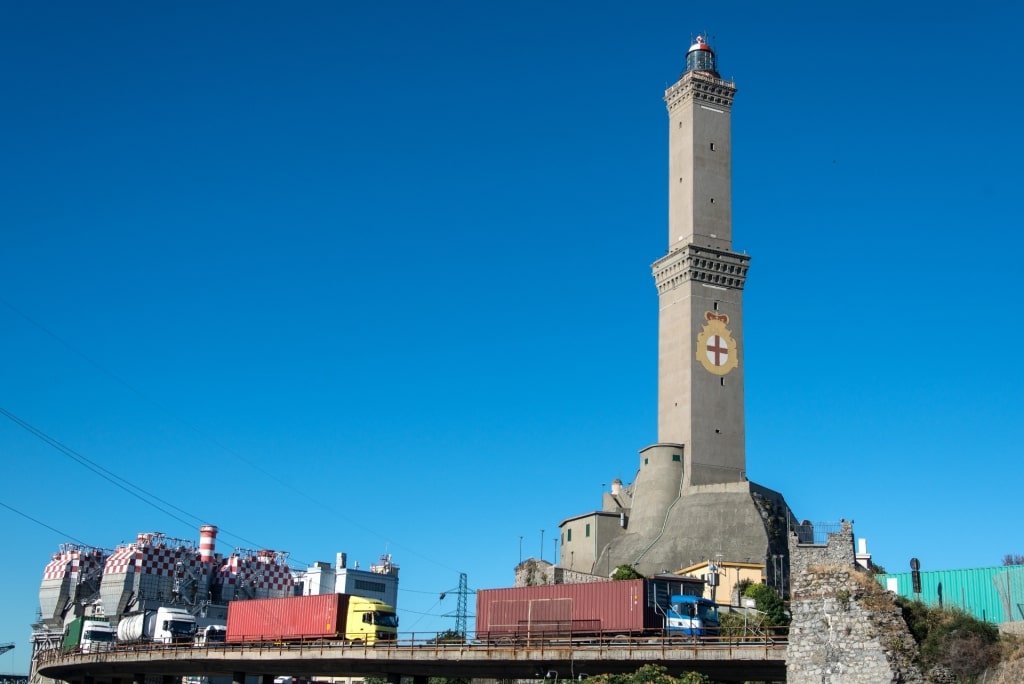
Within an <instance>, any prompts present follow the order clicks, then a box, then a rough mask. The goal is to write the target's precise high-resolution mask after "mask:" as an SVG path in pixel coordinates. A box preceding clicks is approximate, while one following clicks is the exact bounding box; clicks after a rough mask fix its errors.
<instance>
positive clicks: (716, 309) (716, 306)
mask: <svg viewBox="0 0 1024 684" xmlns="http://www.w3.org/2000/svg"><path fill="white" fill-rule="evenodd" d="M715 311H718V302H715Z"/></svg>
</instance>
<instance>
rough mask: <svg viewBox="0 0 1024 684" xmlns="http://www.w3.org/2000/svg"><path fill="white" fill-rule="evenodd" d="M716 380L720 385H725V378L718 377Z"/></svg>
mask: <svg viewBox="0 0 1024 684" xmlns="http://www.w3.org/2000/svg"><path fill="white" fill-rule="evenodd" d="M718 382H719V384H721V385H722V387H725V378H718Z"/></svg>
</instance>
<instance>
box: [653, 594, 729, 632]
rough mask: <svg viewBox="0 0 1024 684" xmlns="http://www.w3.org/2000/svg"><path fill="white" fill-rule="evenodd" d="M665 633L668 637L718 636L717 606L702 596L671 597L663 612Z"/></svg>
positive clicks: (719, 630) (719, 629)
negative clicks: (666, 608)
mask: <svg viewBox="0 0 1024 684" xmlns="http://www.w3.org/2000/svg"><path fill="white" fill-rule="evenodd" d="M665 633H666V635H668V636H688V637H705V636H718V635H719V634H720V633H721V626H720V624H719V621H718V606H717V605H715V603H714V601H710V600H708V599H706V598H704V597H703V596H679V595H673V596H672V597H670V598H669V604H668V610H666V611H665Z"/></svg>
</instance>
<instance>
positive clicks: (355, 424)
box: [0, 0, 1024, 671]
mask: <svg viewBox="0 0 1024 684" xmlns="http://www.w3.org/2000/svg"><path fill="white" fill-rule="evenodd" d="M634 5H635V6H633V5H629V4H626V3H620V2H594V1H593V0H591V1H589V2H578V1H575V0H572V1H566V2H534V1H532V0H528V1H526V2H518V3H489V2H473V3H471V2H450V1H444V0H442V1H440V2H431V3H420V2H407V3H406V2H399V3H396V2H382V3H366V4H365V5H363V4H356V3H352V2H332V3H328V2H321V3H314V2H304V3H265V2H244V3H242V2H176V3H136V2H116V3H115V2H100V3H79V2H53V3H16V2H12V1H8V2H4V3H2V4H0V62H2V64H3V68H2V69H0V92H2V94H3V95H2V99H3V105H2V107H0V121H2V131H3V135H2V138H0V141H2V142H0V144H2V149H0V227H2V231H3V232H2V236H3V248H2V250H0V299H2V301H0V353H2V356H3V359H4V363H2V364H0V407H2V408H4V409H5V410H7V411H9V412H11V413H13V414H15V415H16V416H18V417H19V418H21V419H22V420H24V421H27V422H28V423H30V424H31V425H33V426H35V427H36V428H38V429H39V430H41V431H43V432H44V433H45V434H46V435H48V436H49V437H51V438H52V439H55V440H58V441H59V442H60V443H61V444H63V445H65V446H66V447H67V448H69V449H72V450H74V451H75V452H77V453H78V454H81V455H82V456H84V457H86V458H88V459H90V460H91V461H93V462H95V463H96V464H99V465H101V466H102V467H103V468H105V469H108V470H109V471H110V472H112V473H115V474H116V475H118V476H120V477H122V478H125V479H126V480H128V481H130V482H132V483H134V484H136V485H138V486H141V487H143V488H145V489H146V490H147V491H149V492H152V493H154V494H156V495H158V496H159V497H161V498H163V499H165V500H167V501H169V502H173V504H174V505H175V506H177V507H180V508H181V509H183V510H185V511H188V512H189V514H190V515H189V516H186V515H184V514H181V513H178V512H174V513H175V516H176V517H172V516H171V515H168V514H167V513H166V512H164V511H166V510H168V509H166V507H164V511H162V510H159V509H157V508H153V507H150V506H147V505H146V504H145V503H144V502H143V501H140V500H139V499H138V498H135V497H133V496H131V495H129V494H128V493H126V492H125V491H123V490H122V489H119V488H118V487H115V486H114V485H113V484H111V482H110V481H108V480H107V479H104V478H101V477H99V476H98V475H96V474H95V473H94V472H92V471H90V470H88V469H86V468H85V467H83V466H82V465H80V464H79V463H76V462H75V461H74V460H73V459H71V458H69V457H68V456H67V455H65V454H64V453H62V452H61V451H60V450H58V449H56V448H54V447H53V446H51V445H49V444H47V443H46V442H45V441H43V440H42V439H40V438H39V437H38V436H34V435H32V434H30V433H29V432H27V431H26V430H25V429H23V428H22V427H19V426H18V425H16V424H15V423H14V422H12V421H11V420H8V419H6V418H3V419H0V456H2V462H3V472H2V478H0V502H2V503H3V504H4V505H5V506H7V507H10V508H0V526H2V528H0V529H3V531H4V540H5V545H6V547H7V552H6V553H5V554H4V561H3V562H2V564H0V596H2V598H3V605H4V608H5V609H4V611H3V613H2V615H0V642H6V641H14V642H17V648H16V650H15V651H13V652H11V653H9V654H6V655H3V656H0V671H11V670H14V671H27V668H28V656H29V644H28V637H29V632H30V629H29V625H30V623H31V622H32V621H33V620H34V618H35V614H36V610H37V608H38V598H37V592H38V586H39V582H40V580H41V577H42V570H43V567H44V566H45V564H46V562H47V560H48V558H49V556H50V554H51V553H53V552H55V551H56V550H57V549H58V546H59V545H60V543H62V542H65V541H70V540H72V539H74V540H79V541H82V542H85V543H88V544H91V545H95V546H100V547H108V548H109V547H113V546H114V545H116V544H117V543H119V542H121V541H125V540H130V539H132V538H134V536H135V534H136V533H137V532H141V531H161V532H164V533H166V534H168V535H169V536H172V537H180V538H188V539H197V538H198V526H199V524H200V523H201V522H209V523H213V524H216V525H218V526H220V528H221V529H222V533H221V538H220V543H219V546H218V550H219V551H221V552H224V553H229V552H230V551H231V550H232V548H233V547H234V546H241V547H244V548H252V547H254V546H257V545H258V546H261V547H268V548H273V549H283V550H287V551H290V552H291V554H292V560H293V563H294V564H295V565H297V566H299V567H301V566H304V565H305V564H307V563H310V562H312V561H316V560H333V559H334V554H335V553H336V552H337V551H346V552H347V553H348V554H349V558H350V559H352V560H359V561H360V562H361V564H363V565H364V566H365V565H366V564H369V563H371V562H373V561H374V560H375V559H376V558H377V557H378V556H379V555H380V554H381V553H384V552H390V553H391V554H393V557H394V559H395V560H396V561H397V562H398V563H399V564H400V566H401V568H402V571H401V584H400V587H401V591H400V597H399V610H400V613H401V619H402V628H403V631H406V630H416V631H432V630H438V629H446V628H450V627H452V626H454V620H453V618H451V617H443V616H444V615H445V614H449V613H452V612H454V610H455V608H456V605H455V598H454V595H453V594H452V593H449V597H448V598H446V599H445V600H444V601H443V602H439V601H438V595H439V594H440V592H442V591H445V590H451V589H453V588H455V587H456V586H457V584H458V579H459V572H466V573H468V577H469V586H470V587H471V588H474V589H476V588H488V587H498V586H508V585H510V584H511V582H512V577H513V567H514V566H515V565H516V564H517V563H518V562H519V560H520V558H521V554H522V557H529V556H539V555H541V553H542V551H543V557H544V558H545V559H547V560H550V559H551V558H552V556H553V554H554V551H555V545H554V544H553V541H552V540H553V539H554V538H555V536H556V531H557V525H558V523H559V522H560V521H561V520H562V519H564V518H566V517H569V516H572V515H576V514H579V513H582V512H586V511H589V510H593V509H595V508H597V507H599V505H600V495H601V492H602V485H603V484H606V483H609V482H611V480H612V479H613V478H615V477H620V478H622V479H623V480H624V481H625V482H627V483H628V482H631V481H632V479H633V476H634V474H635V472H636V468H637V465H638V462H639V460H638V456H637V451H638V450H639V449H641V448H643V447H645V446H647V445H648V444H650V443H652V442H654V441H655V440H656V434H655V430H656V415H655V400H656V367H657V358H656V352H657V337H656V335H657V297H656V292H655V289H654V284H653V280H652V277H651V274H650V269H649V265H650V264H651V263H652V262H653V261H654V260H655V259H657V258H659V257H660V256H661V255H662V254H663V253H664V251H665V247H666V244H667V216H666V212H667V196H666V187H667V177H666V168H667V152H666V142H667V117H666V113H665V110H664V104H663V102H662V99H661V98H662V95H663V92H664V89H665V87H666V86H667V85H669V84H671V83H672V82H674V81H675V80H676V78H677V77H678V75H679V72H680V71H681V69H682V67H683V63H684V55H685V51H686V49H687V47H688V45H689V44H690V42H691V39H692V37H693V36H694V35H696V34H697V33H705V32H706V33H708V34H710V35H711V36H712V42H713V46H714V47H715V48H716V49H717V52H718V56H719V65H720V70H721V72H722V75H723V76H725V77H727V78H732V79H735V81H736V83H737V85H738V88H739V93H738V95H737V99H736V104H735V107H734V110H733V170H734V175H733V202H734V206H733V219H734V223H733V235H734V247H735V249H737V250H741V251H746V252H748V253H749V254H751V255H752V258H753V259H752V265H751V271H750V277H749V279H748V281H747V289H746V292H745V305H746V308H745V363H746V380H747V386H746V397H747V463H748V474H749V476H750V478H751V479H753V480H755V481H757V482H759V483H761V484H763V485H766V486H768V487H771V488H773V489H777V490H779V491H781V492H782V493H783V494H784V495H785V496H786V498H787V501H788V502H789V504H790V506H791V507H792V508H793V510H794V512H795V513H796V515H797V516H798V517H800V518H808V519H810V520H813V521H823V522H824V521H837V520H839V519H840V518H847V519H851V518H852V519H854V520H855V526H854V532H855V535H856V536H858V537H864V538H866V539H867V540H868V548H869V551H871V552H872V553H873V554H874V559H875V560H876V562H878V563H880V564H881V565H883V566H885V567H886V568H888V569H890V570H893V571H900V570H906V569H907V563H908V561H909V559H910V557H911V556H917V557H919V558H920V559H921V563H922V566H923V568H924V569H951V568H961V567H978V566H991V565H998V564H999V563H1000V561H1001V559H1002V557H1003V556H1004V555H1005V554H1006V553H1010V552H1014V553H1022V552H1024V548H1022V544H1021V538H1020V534H1019V529H1018V525H1017V521H1019V519H1020V513H1019V500H1020V495H1021V482H1022V478H1021V472H1022V467H1021V465H1020V463H1021V459H1020V457H1021V447H1020V440H1019V430H1020V427H1021V425H1022V424H1024V415H1022V413H1024V402H1022V399H1021V392H1020V387H1021V384H1022V379H1024V378H1022V375H1024V372H1022V371H1024V369H1022V362H1021V357H1020V354H1019V353H1018V351H1017V345H1016V344H1015V343H1014V340H1015V339H1017V338H1018V337H1019V335H1020V333H1021V325H1022V310H1021V309H1022V305H1021V299H1020V293H1021V287H1020V283H1019V279H1018V273H1017V272H1018V270H1019V268H1020V266H1019V263H1018V261H1019V259H1018V255H1019V254H1020V253H1021V249H1022V247H1024V245H1022V238H1021V231H1022V228H1024V225H1022V224H1024V221H1022V220H1021V218H1020V208H1019V201H1020V197H1021V194H1020V193H1021V190H1020V188H1021V181H1022V172H1021V167H1020V160H1021V158H1022V157H1024V134H1022V133H1021V122H1022V121H1024V111H1022V109H1024V107H1022V104H1021V99H1020V98H1021V94H1020V92H1019V82H1020V68H1021V66H1024V58H1022V57H1024V55H1022V47H1021V46H1022V45H1024V41H1022V40H1021V39H1020V36H1019V27H1020V26H1021V24H1022V16H1021V14H1022V10H1021V8H1020V7H1019V6H1017V5H1016V4H1014V3H1001V4H995V5H993V4H988V3H980V4H978V3H976V4H971V5H963V4H960V3H957V4H946V3H941V2H940V3H931V4H929V5H927V6H920V7H915V8H913V9H911V8H909V7H908V8H905V9H903V8H898V7H894V6H893V5H894V3H888V2H885V3H883V2H855V3H854V2H849V3H820V2H802V3H801V2H798V3H754V2H718V3H698V4H693V3H679V2H657V3H634ZM11 509H14V510H15V511H17V513H15V512H14V511H12V510H11ZM172 512H173V511H172ZM24 516H29V517H31V518H34V519H35V520H37V521H39V522H40V523H42V524H37V523H35V522H32V521H30V520H28V519H27V518H26V517H24ZM51 528H53V529H51ZM54 529H55V530H59V532H56V531H54ZM541 530H544V531H545V532H544V535H545V536H544V541H543V544H542V543H541ZM520 539H522V542H520ZM472 606H473V602H472V599H471V602H470V607H471V609H472Z"/></svg>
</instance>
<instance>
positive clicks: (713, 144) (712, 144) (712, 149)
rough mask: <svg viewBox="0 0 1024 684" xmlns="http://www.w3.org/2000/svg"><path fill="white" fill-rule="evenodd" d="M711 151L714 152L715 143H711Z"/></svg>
mask: <svg viewBox="0 0 1024 684" xmlns="http://www.w3.org/2000/svg"><path fill="white" fill-rule="evenodd" d="M711 151H712V152H714V151H715V143H711Z"/></svg>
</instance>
